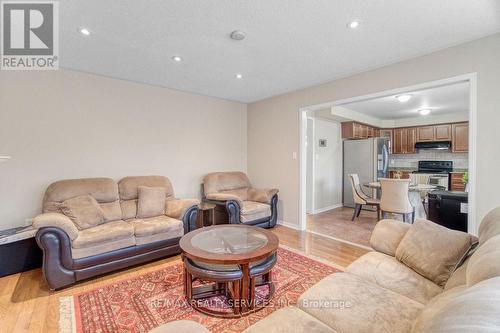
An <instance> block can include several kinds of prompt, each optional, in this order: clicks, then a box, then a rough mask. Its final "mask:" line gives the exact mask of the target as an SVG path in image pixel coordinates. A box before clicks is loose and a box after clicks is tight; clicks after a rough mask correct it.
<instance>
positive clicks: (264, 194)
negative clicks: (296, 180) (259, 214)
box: [248, 188, 279, 204]
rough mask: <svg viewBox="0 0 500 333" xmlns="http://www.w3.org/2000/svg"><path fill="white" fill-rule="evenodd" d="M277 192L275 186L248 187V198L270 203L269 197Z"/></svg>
mask: <svg viewBox="0 0 500 333" xmlns="http://www.w3.org/2000/svg"><path fill="white" fill-rule="evenodd" d="M278 192H279V190H278V189H276V188H269V189H257V188H250V189H249V190H248V200H250V201H256V202H261V203H265V204H271V199H272V198H273V196H275V195H276V194H277V193H278Z"/></svg>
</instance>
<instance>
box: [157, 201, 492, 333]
mask: <svg viewBox="0 0 500 333" xmlns="http://www.w3.org/2000/svg"><path fill="white" fill-rule="evenodd" d="M444 229H445V228H443V227H441V226H438V225H436V224H434V223H432V222H430V221H425V220H417V221H416V222H415V224H413V225H409V224H404V223H401V222H399V221H394V220H382V221H380V222H379V223H378V224H377V226H376V228H375V230H374V232H373V235H372V238H371V246H372V248H373V249H374V251H372V252H369V253H367V254H365V255H364V256H362V257H360V258H359V259H358V260H356V261H355V262H353V263H352V264H351V265H350V266H348V267H347V269H346V271H345V272H343V273H334V274H332V275H330V276H328V277H326V278H324V279H323V280H321V281H320V282H318V283H317V284H316V285H314V286H313V287H312V288H310V289H309V290H308V291H306V292H305V293H304V294H303V295H302V296H301V297H300V299H299V301H298V304H297V305H296V306H290V307H286V308H282V309H279V310H277V311H275V312H273V313H272V314H271V315H269V316H268V317H266V318H264V319H263V320H260V321H258V322H257V323H255V324H254V325H252V326H250V327H249V328H248V329H246V331H245V333H260V332H267V333H277V332H299V333H315V332H332V333H335V332H336V333H351V332H352V333H379V332H380V333H381V332H391V333H398V332H412V333H423V332H425V333H438V332H458V333H472V332H475V333H486V332H500V207H499V208H496V209H495V210H493V211H491V212H490V213H489V214H488V215H487V216H486V217H485V218H484V219H483V221H482V223H481V225H480V229H479V238H478V240H477V239H476V238H475V237H473V236H470V235H468V234H466V233H461V232H458V231H452V230H448V229H446V230H444ZM477 241H478V243H477ZM180 331H182V332H200V333H201V332H208V331H207V330H206V328H204V327H203V326H201V325H199V324H197V323H194V322H186V321H180V322H172V323H167V324H165V325H163V326H160V327H158V328H156V329H155V330H154V333H167V332H180Z"/></svg>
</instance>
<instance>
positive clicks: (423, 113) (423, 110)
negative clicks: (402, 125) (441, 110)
mask: <svg viewBox="0 0 500 333" xmlns="http://www.w3.org/2000/svg"><path fill="white" fill-rule="evenodd" d="M418 113H420V114H421V115H422V116H427V115H428V114H429V113H431V109H420V110H418Z"/></svg>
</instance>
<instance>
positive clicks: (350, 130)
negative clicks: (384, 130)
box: [342, 121, 379, 139]
mask: <svg viewBox="0 0 500 333" xmlns="http://www.w3.org/2000/svg"><path fill="white" fill-rule="evenodd" d="M378 133H379V132H378V129H377V128H375V127H373V126H369V125H365V124H361V123H357V122H355V121H348V122H344V123H342V139H367V138H372V137H375V136H378Z"/></svg>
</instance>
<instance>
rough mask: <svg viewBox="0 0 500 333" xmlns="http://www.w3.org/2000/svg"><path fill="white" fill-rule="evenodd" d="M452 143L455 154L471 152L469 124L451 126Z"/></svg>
mask: <svg viewBox="0 0 500 333" xmlns="http://www.w3.org/2000/svg"><path fill="white" fill-rule="evenodd" d="M451 128H452V130H451V132H452V143H451V149H452V151H453V152H454V153H466V152H468V151H469V123H458V124H453V125H451Z"/></svg>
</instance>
